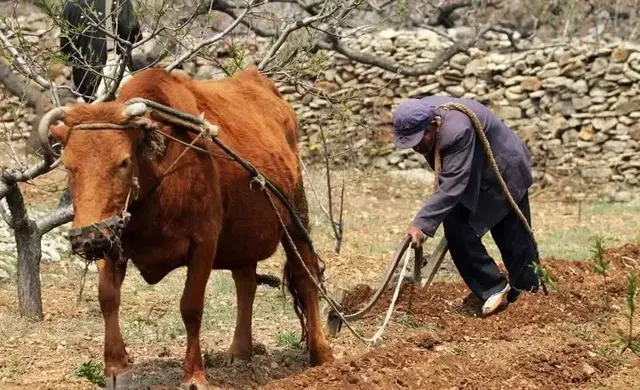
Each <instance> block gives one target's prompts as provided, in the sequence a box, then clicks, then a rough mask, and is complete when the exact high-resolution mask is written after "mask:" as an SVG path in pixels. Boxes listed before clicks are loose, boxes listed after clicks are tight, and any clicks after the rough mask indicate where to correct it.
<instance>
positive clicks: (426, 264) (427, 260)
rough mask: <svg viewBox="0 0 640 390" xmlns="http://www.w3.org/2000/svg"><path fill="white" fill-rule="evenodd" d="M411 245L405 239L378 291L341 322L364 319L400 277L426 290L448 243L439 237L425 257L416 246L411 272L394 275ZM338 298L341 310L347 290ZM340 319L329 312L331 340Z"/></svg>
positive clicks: (407, 239) (390, 263) (345, 314)
mask: <svg viewBox="0 0 640 390" xmlns="http://www.w3.org/2000/svg"><path fill="white" fill-rule="evenodd" d="M410 246H411V237H410V236H407V237H406V238H405V239H404V240H403V241H402V243H401V244H400V246H399V247H398V249H397V250H396V252H395V254H394V256H393V259H392V260H391V262H389V265H388V266H387V270H386V272H385V276H384V278H383V279H382V282H381V283H380V285H379V287H378V289H377V290H376V291H375V292H374V293H373V295H372V296H371V298H369V301H368V302H367V303H366V305H364V307H363V308H362V309H360V310H358V311H356V312H355V313H342V317H343V318H344V321H348V322H353V321H357V320H359V319H361V318H363V317H364V316H365V315H366V314H367V313H368V312H369V311H370V310H371V309H372V308H373V307H374V306H375V304H376V303H377V302H378V300H379V299H380V297H381V296H382V293H383V292H384V291H385V290H386V289H387V287H388V286H389V285H390V284H395V283H397V280H398V278H399V277H402V278H403V283H404V282H410V283H414V284H416V285H420V288H426V287H428V286H429V285H430V284H431V282H432V281H433V279H434V277H435V275H436V274H437V273H438V270H439V269H440V266H441V265H442V261H443V260H444V257H445V255H446V254H447V251H448V246H447V240H446V238H444V237H442V239H441V240H440V242H439V243H438V245H437V246H436V248H435V250H434V251H433V253H431V254H426V256H423V248H422V247H418V248H416V249H414V256H415V258H414V262H413V270H412V271H411V272H407V273H405V274H404V275H401V274H400V272H398V273H397V274H396V270H397V268H398V266H399V265H400V264H401V260H402V259H403V257H404V256H405V255H408V254H407V253H406V251H407V250H410V249H411V248H410ZM340 295H341V296H340V297H339V299H338V303H339V305H340V308H341V310H342V308H343V307H344V304H345V302H344V301H345V299H346V296H347V292H346V291H344V290H343V291H342V292H341V294H340ZM342 324H343V319H342V318H340V316H339V315H338V313H336V311H335V310H333V309H332V310H330V311H329V314H328V316H327V325H328V328H329V334H330V335H331V336H332V337H333V336H335V334H336V333H337V332H339V331H340V329H341V328H342Z"/></svg>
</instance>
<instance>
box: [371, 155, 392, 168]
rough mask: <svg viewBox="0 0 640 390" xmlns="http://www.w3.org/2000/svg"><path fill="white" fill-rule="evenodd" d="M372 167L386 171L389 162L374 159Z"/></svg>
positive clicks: (379, 158) (380, 158)
mask: <svg viewBox="0 0 640 390" xmlns="http://www.w3.org/2000/svg"><path fill="white" fill-rule="evenodd" d="M373 166H374V167H375V168H378V169H387V167H389V162H388V161H387V159H386V158H384V157H376V158H374V159H373Z"/></svg>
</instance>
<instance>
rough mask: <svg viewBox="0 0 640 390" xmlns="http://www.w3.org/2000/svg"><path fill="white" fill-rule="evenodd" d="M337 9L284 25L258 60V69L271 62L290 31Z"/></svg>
mask: <svg viewBox="0 0 640 390" xmlns="http://www.w3.org/2000/svg"><path fill="white" fill-rule="evenodd" d="M338 9H340V7H334V8H332V9H330V10H329V11H327V13H326V14H322V13H319V14H317V15H314V16H308V17H306V18H304V19H302V20H296V21H295V22H294V23H291V24H289V25H287V27H285V29H284V31H283V32H282V34H280V36H279V37H278V39H277V40H276V41H275V43H274V44H273V45H272V46H271V48H269V51H268V52H267V54H266V55H265V56H264V58H263V59H262V61H260V64H259V65H258V69H260V70H263V69H264V68H265V67H266V66H267V65H268V64H269V62H271V60H272V59H273V57H274V56H275V55H276V53H277V52H278V50H280V48H281V47H282V45H283V44H284V42H285V41H286V40H287V38H288V37H289V35H290V34H291V33H292V32H294V31H296V30H299V29H301V28H304V27H307V26H309V25H311V24H312V23H315V22H317V21H319V20H323V19H326V18H328V17H330V16H331V15H333V14H334V13H336V11H338Z"/></svg>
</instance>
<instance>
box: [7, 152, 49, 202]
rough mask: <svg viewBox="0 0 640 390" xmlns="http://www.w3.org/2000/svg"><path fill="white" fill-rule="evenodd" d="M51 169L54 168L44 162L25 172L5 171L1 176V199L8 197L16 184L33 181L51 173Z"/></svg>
mask: <svg viewBox="0 0 640 390" xmlns="http://www.w3.org/2000/svg"><path fill="white" fill-rule="evenodd" d="M51 169H53V167H52V166H51V165H50V164H49V163H48V162H47V161H44V160H43V161H41V162H39V163H37V164H36V165H33V166H31V167H29V168H27V169H25V170H24V171H17V170H13V169H3V170H2V173H1V174H0V199H2V198H4V197H5V196H7V194H8V193H9V192H11V189H12V186H13V185H15V184H16V183H18V182H26V181H29V180H32V179H34V178H36V177H38V176H40V175H42V174H44V173H47V172H49V171H50V170H51Z"/></svg>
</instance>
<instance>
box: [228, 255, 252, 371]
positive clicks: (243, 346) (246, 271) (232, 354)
mask: <svg viewBox="0 0 640 390" xmlns="http://www.w3.org/2000/svg"><path fill="white" fill-rule="evenodd" d="M256 266H257V264H254V265H252V266H249V267H246V268H242V269H239V270H233V271H232V275H233V280H234V282H235V284H236V299H237V305H238V306H237V307H238V311H237V314H236V330H235V333H234V334H233V343H232V344H231V347H230V348H229V360H230V361H231V362H233V361H234V359H239V360H250V359H251V354H252V352H253V340H252V332H251V320H252V317H253V300H254V299H255V297H256V287H257V284H256Z"/></svg>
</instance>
